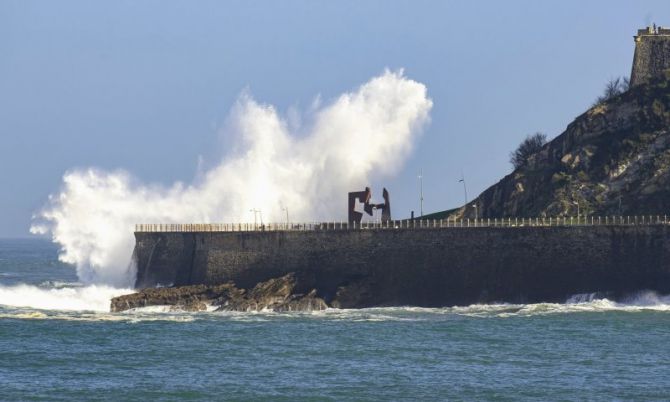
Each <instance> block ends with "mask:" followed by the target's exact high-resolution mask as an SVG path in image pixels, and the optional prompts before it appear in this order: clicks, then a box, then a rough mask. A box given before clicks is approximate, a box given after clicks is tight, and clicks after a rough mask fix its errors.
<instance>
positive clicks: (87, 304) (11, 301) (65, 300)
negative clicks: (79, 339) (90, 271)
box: [0, 282, 134, 312]
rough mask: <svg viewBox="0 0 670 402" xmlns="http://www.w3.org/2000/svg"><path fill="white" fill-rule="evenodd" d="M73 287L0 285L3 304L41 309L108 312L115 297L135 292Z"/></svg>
mask: <svg viewBox="0 0 670 402" xmlns="http://www.w3.org/2000/svg"><path fill="white" fill-rule="evenodd" d="M72 285H74V284H66V283H60V282H58V283H51V284H49V286H34V285H27V284H20V285H13V286H2V285H0V305H4V306H10V307H26V308H33V309H38V310H65V311H98V312H108V311H109V303H110V300H111V299H112V297H116V296H121V295H124V294H128V293H132V292H134V290H133V289H118V288H113V287H109V286H102V285H89V286H72Z"/></svg>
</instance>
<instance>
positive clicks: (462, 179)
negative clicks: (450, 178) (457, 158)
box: [458, 171, 468, 205]
mask: <svg viewBox="0 0 670 402" xmlns="http://www.w3.org/2000/svg"><path fill="white" fill-rule="evenodd" d="M458 182H459V183H461V182H462V183H463V194H464V195H465V205H468V189H467V187H466V186H465V175H464V174H463V172H462V171H461V179H460V180H459V181H458Z"/></svg>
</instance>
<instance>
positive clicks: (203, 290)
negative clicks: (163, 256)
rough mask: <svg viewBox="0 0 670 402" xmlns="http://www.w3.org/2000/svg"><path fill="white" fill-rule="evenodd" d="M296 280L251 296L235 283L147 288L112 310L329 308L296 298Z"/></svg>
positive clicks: (313, 297) (266, 285)
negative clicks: (152, 307)
mask: <svg viewBox="0 0 670 402" xmlns="http://www.w3.org/2000/svg"><path fill="white" fill-rule="evenodd" d="M296 283H297V281H296V278H295V275H294V274H293V273H290V274H287V275H284V276H282V277H280V278H274V279H270V280H268V281H265V282H261V283H259V284H257V285H256V286H255V287H254V288H253V289H252V290H251V291H250V292H246V291H245V290H244V289H239V288H237V287H235V285H234V284H233V283H225V284H220V285H193V286H180V287H173V288H148V289H142V290H140V291H139V292H137V293H133V294H129V295H124V296H119V297H115V298H113V299H112V301H111V306H110V310H111V311H112V312H119V311H124V310H129V309H133V308H138V307H148V306H172V308H171V310H174V311H203V310H206V309H207V305H213V306H219V307H218V308H217V310H216V311H261V310H271V311H311V310H323V309H326V308H328V305H327V304H326V302H325V301H324V300H323V299H321V298H320V297H318V296H317V294H316V290H312V291H311V292H309V293H308V294H306V295H305V294H294V293H293V290H294V289H295V287H296Z"/></svg>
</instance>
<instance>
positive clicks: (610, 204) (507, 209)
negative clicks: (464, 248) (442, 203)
mask: <svg viewBox="0 0 670 402" xmlns="http://www.w3.org/2000/svg"><path fill="white" fill-rule="evenodd" d="M668 204H670V75H668V76H667V77H662V78H661V79H658V80H656V81H654V82H651V83H649V84H644V85H639V86H636V87H633V88H632V89H630V90H629V91H627V92H625V93H623V94H621V95H619V96H617V97H615V98H613V99H611V100H609V101H607V102H604V103H601V104H599V105H596V106H594V107H592V108H591V109H589V110H588V111H587V112H586V113H584V114H582V115H581V116H579V117H578V118H577V119H575V121H573V122H572V123H571V124H570V125H568V127H567V129H566V130H565V132H563V133H562V134H561V135H559V136H558V137H556V138H555V139H554V140H552V141H551V142H549V143H548V144H546V145H545V146H544V147H543V148H542V149H541V150H540V151H539V152H537V153H535V154H534V155H531V156H530V157H529V158H528V160H527V163H526V164H525V165H523V166H522V167H520V168H518V169H516V170H515V171H513V172H512V173H511V174H509V175H507V176H506V177H504V178H503V179H502V180H500V182H498V183H497V184H495V185H493V186H491V187H489V188H488V189H487V190H485V191H484V192H483V193H482V194H481V195H480V196H479V197H478V198H477V199H475V200H474V201H472V202H470V203H468V205H467V206H466V207H463V208H461V209H459V210H457V211H456V212H455V213H452V214H451V217H452V218H460V217H466V218H474V217H475V215H477V216H478V217H480V218H482V217H483V218H501V217H510V216H511V217H519V218H520V217H556V216H576V215H577V206H578V205H579V212H580V214H582V215H603V216H604V215H658V214H661V215H663V214H664V213H666V210H667V205H668ZM474 205H477V211H476V210H475V207H474Z"/></svg>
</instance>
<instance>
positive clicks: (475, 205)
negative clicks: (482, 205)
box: [472, 204, 479, 225]
mask: <svg viewBox="0 0 670 402" xmlns="http://www.w3.org/2000/svg"><path fill="white" fill-rule="evenodd" d="M472 207H473V208H474V209H475V225H476V224H477V219H478V218H479V214H478V212H477V204H472Z"/></svg>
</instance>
